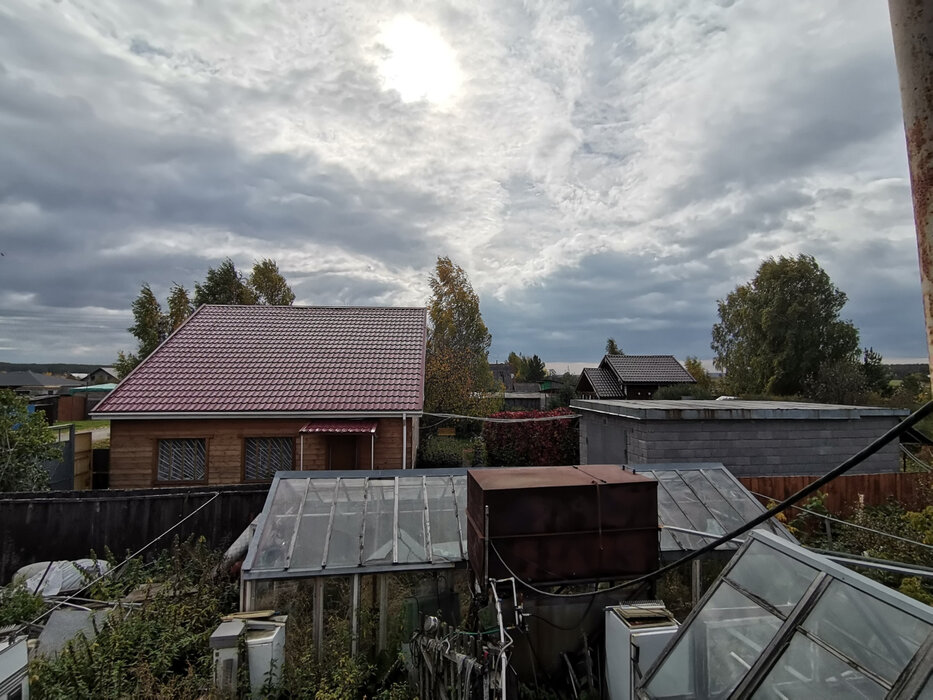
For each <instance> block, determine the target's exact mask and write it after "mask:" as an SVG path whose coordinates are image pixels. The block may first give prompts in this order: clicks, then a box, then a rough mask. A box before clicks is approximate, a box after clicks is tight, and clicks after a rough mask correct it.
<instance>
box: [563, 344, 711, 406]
mask: <svg viewBox="0 0 933 700" xmlns="http://www.w3.org/2000/svg"><path fill="white" fill-rule="evenodd" d="M674 384H696V379H694V378H693V376H692V375H691V374H690V373H689V372H688V371H687V370H686V369H684V366H683V365H682V364H680V362H678V361H677V358H675V357H674V356H673V355H606V356H605V357H604V358H603V361H602V362H600V363H599V367H587V368H586V369H584V370H583V372H582V373H581V374H580V381H579V383H578V384H577V396H578V397H579V398H581V399H598V400H601V399H650V398H651V397H652V396H654V393H655V392H656V391H657V390H658V389H660V388H661V387H662V386H672V385H674Z"/></svg>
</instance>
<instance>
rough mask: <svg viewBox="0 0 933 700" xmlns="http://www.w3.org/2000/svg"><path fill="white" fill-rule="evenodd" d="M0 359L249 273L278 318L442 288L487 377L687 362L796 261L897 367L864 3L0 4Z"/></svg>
mask: <svg viewBox="0 0 933 700" xmlns="http://www.w3.org/2000/svg"><path fill="white" fill-rule="evenodd" d="M0 252H2V253H3V256H2V257H0V360H6V361H16V362H37V361H73V362H90V363H100V364H108V363H110V362H111V361H112V360H113V359H114V358H115V357H116V353H117V350H120V349H123V350H133V349H135V341H134V339H133V338H132V336H130V335H129V334H128V333H127V332H126V330H125V329H126V327H127V326H129V325H130V324H131V322H132V320H131V315H130V312H129V307H130V304H131V302H132V300H133V298H134V297H135V296H136V294H137V293H138V291H139V288H140V286H141V285H142V284H143V283H147V282H148V283H149V284H151V285H152V288H153V290H154V291H155V292H156V293H157V294H158V295H159V296H160V297H161V298H163V299H164V298H165V297H166V295H167V292H168V289H169V287H170V286H171V284H172V283H173V282H178V283H180V284H183V285H185V286H187V287H188V288H189V289H191V288H192V286H193V283H194V282H195V281H199V280H202V279H203V277H204V274H205V272H206V271H207V268H208V267H210V266H216V265H217V264H218V263H219V262H220V261H221V260H222V259H223V258H224V257H227V256H229V257H231V258H232V259H233V260H234V262H235V263H236V264H237V265H238V267H240V268H241V269H244V270H247V269H248V268H249V267H250V266H251V265H252V263H253V262H254V261H255V260H257V259H260V258H265V257H271V258H274V259H275V260H277V261H278V263H279V266H280V268H281V269H282V270H283V272H284V273H285V276H286V277H287V279H288V280H289V282H290V283H291V285H292V287H293V289H294V291H295V293H296V295H297V300H296V303H301V304H326V305H329V304H338V305H343V304H379V305H423V304H424V303H425V302H426V299H427V296H428V287H427V278H428V275H429V274H430V272H431V271H432V269H433V264H434V261H435V259H436V257H437V256H438V255H449V256H450V257H451V258H452V259H453V260H454V262H456V263H458V264H460V265H461V266H462V267H464V269H465V270H466V271H467V273H468V274H469V276H470V278H471V280H472V282H473V284H474V287H475V289H476V291H477V292H478V293H479V295H480V300H481V307H482V311H483V314H484V317H485V319H486V321H487V325H488V326H489V328H490V331H491V332H492V334H493V349H492V352H491V359H494V360H495V359H504V358H505V357H506V355H507V354H508V353H509V351H511V350H516V351H519V352H523V353H526V354H530V353H537V354H538V355H540V356H541V357H543V358H545V359H546V360H547V361H548V362H549V363H551V364H552V365H553V366H554V367H555V368H557V369H561V367H562V365H564V364H566V363H570V362H585V361H595V360H597V359H598V358H599V357H600V356H601V355H602V349H603V346H604V344H605V340H606V337H607V336H614V337H615V338H616V339H617V341H618V342H619V344H620V345H621V346H622V347H623V348H624V350H625V351H626V352H631V353H665V354H666V353H670V354H674V355H676V356H677V357H679V358H680V359H683V358H684V357H685V356H686V355H698V356H700V357H702V358H708V357H710V356H711V355H712V352H711V351H710V348H709V342H710V328H711V326H712V324H713V323H714V322H715V320H716V300H717V299H719V298H722V297H724V296H725V295H726V294H728V292H729V291H731V290H732V289H733V288H734V287H735V286H736V285H737V284H740V283H743V282H745V281H747V280H748V279H749V278H750V277H751V276H752V275H753V274H754V272H755V269H756V268H757V266H758V265H759V263H760V262H761V260H762V259H763V258H765V257H767V256H772V255H775V256H776V255H796V254H798V253H808V254H812V255H814V256H816V258H817V260H818V261H819V262H820V263H821V264H822V265H823V267H824V268H825V269H826V270H827V272H829V274H830V276H831V277H832V279H833V281H834V282H835V283H836V284H837V285H838V286H839V287H840V288H841V289H842V290H843V291H845V292H846V293H847V294H848V295H849V304H848V305H847V307H846V308H845V310H844V315H845V316H846V317H848V318H851V319H852V320H853V321H854V322H855V323H856V325H857V326H858V327H859V329H860V330H861V338H862V343H863V345H866V346H867V345H871V346H873V347H874V348H875V349H876V350H879V351H881V352H882V353H883V354H884V355H885V356H886V357H889V358H907V357H923V356H924V355H925V341H924V331H923V312H922V305H921V298H920V291H919V273H918V268H917V254H916V244H915V239H914V231H913V215H912V210H911V200H910V189H909V182H908V174H907V162H906V154H905V147H904V134H903V126H902V121H901V112H900V98H899V94H898V88H897V73H896V70H895V67H894V56H893V49H892V43H891V36H890V26H889V20H888V15H887V5H886V3H882V2H877V0H823V1H822V2H818V3H813V2H803V1H802V0H793V1H792V2H787V1H786V0H785V1H779V0H755V1H754V2H751V1H750V0H718V1H717V2H712V1H710V0H626V1H619V2H608V1H607V2H598V1H597V2H551V1H549V0H540V1H534V0H530V1H526V2H522V3H517V2H511V0H445V1H444V2H432V3H410V2H392V1H385V0H366V1H365V2H363V1H354V2H340V3H332V2H327V3H325V2H313V1H309V0H296V1H295V2H281V1H280V2H277V3H260V2H252V1H248V0H224V1H223V2H220V1H205V2H190V1H187V2H185V1H179V2H172V1H170V0H148V1H147V2H144V3H141V2H137V3H126V2H121V1H119V0H60V1H59V2H52V1H49V0H0Z"/></svg>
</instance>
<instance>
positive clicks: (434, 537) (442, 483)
mask: <svg viewBox="0 0 933 700" xmlns="http://www.w3.org/2000/svg"><path fill="white" fill-rule="evenodd" d="M427 491H428V522H429V524H430V526H431V528H430V529H431V553H432V555H433V556H432V557H431V558H432V560H437V559H445V560H447V561H457V560H460V559H463V553H462V552H461V551H460V546H461V540H460V528H459V527H458V526H457V519H458V513H457V506H456V502H455V501H454V485H453V480H452V478H448V479H443V480H440V479H430V480H428V481H427Z"/></svg>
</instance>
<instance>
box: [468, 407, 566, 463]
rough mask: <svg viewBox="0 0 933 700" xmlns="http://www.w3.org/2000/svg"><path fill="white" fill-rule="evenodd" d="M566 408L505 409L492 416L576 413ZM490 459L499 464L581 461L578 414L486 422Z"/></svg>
mask: <svg viewBox="0 0 933 700" xmlns="http://www.w3.org/2000/svg"><path fill="white" fill-rule="evenodd" d="M573 415H574V413H573V412H572V411H570V410H569V409H567V408H557V409H554V410H553V411H503V412H502V413H495V414H493V416H492V417H493V418H513V419H514V418H550V417H555V416H573ZM483 439H484V440H485V441H486V450H487V453H488V455H487V460H488V463H489V464H490V465H494V466H497V467H512V466H548V465H559V464H577V463H578V462H579V461H580V437H579V424H578V422H577V420H576V419H575V418H569V419H567V420H550V421H537V422H531V421H528V422H522V423H486V424H485V425H484V426H483Z"/></svg>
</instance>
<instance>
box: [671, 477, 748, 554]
mask: <svg viewBox="0 0 933 700" xmlns="http://www.w3.org/2000/svg"><path fill="white" fill-rule="evenodd" d="M654 474H655V477H656V478H657V480H658V483H660V484H663V485H664V487H665V488H667V489H668V491H670V493H671V496H672V497H674V498H675V499H676V502H677V505H678V506H679V507H680V510H682V511H683V513H684V515H686V516H687V520H688V521H689V522H690V524H689V525H688V526H687V527H688V528H690V529H691V530H697V531H699V532H706V533H709V534H712V535H723V534H725V532H726V531H725V530H724V529H723V527H722V526H721V525H720V524H719V521H718V520H716V518H715V516H713V514H712V513H711V512H710V511H709V509H708V508H707V507H706V506H705V505H703V503H702V502H701V501H700V500H699V499H698V498H697V497H696V494H694V493H693V491H691V490H690V488H688V487H687V485H686V484H685V483H684V480H683V479H682V478H681V475H680V474H679V473H678V472H676V471H657V472H655V473H654ZM704 544H705V542H704ZM731 546H732V547H733V548H734V547H735V545H731Z"/></svg>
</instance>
